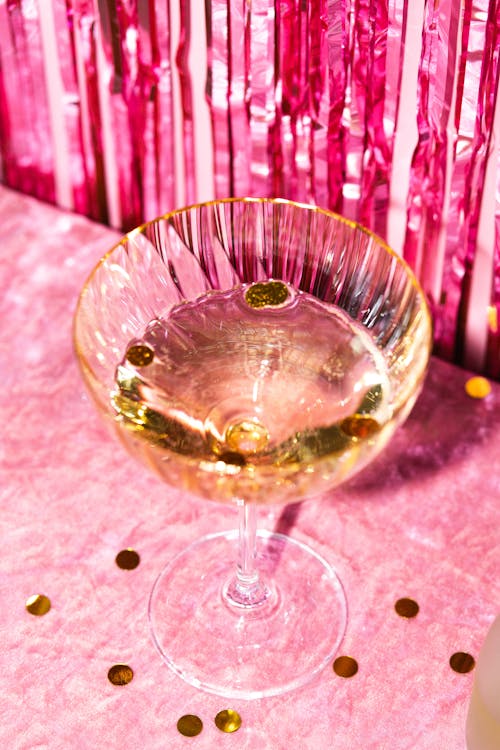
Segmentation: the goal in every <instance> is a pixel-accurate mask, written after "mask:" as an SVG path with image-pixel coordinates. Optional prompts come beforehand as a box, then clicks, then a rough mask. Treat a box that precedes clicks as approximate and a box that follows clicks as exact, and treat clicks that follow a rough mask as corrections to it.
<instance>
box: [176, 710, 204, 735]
mask: <svg viewBox="0 0 500 750" xmlns="http://www.w3.org/2000/svg"><path fill="white" fill-rule="evenodd" d="M177 729H178V730H179V732H180V733H181V734H183V735H184V737H196V735H197V734H200V732H201V730H202V729H203V722H202V720H201V719H200V717H199V716H194V715H193V714H185V715H184V716H181V718H180V719H179V721H178V722H177Z"/></svg>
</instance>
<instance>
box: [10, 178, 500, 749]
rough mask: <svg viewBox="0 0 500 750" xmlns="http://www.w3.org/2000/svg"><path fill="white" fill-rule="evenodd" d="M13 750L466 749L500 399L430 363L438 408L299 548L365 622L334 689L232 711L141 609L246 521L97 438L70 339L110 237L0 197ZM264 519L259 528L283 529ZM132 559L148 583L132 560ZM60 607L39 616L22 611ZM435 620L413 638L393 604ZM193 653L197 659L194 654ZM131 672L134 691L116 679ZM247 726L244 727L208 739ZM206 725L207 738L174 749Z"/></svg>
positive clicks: (416, 626)
mask: <svg viewBox="0 0 500 750" xmlns="http://www.w3.org/2000/svg"><path fill="white" fill-rule="evenodd" d="M0 219H1V235H0V264H1V265H0V273H1V276H0V290H1V293H0V315H1V318H0V320H1V344H0V356H1V360H0V374H1V388H0V399H1V423H2V431H1V436H0V460H1V463H2V469H1V480H0V481H1V486H0V498H1V514H0V524H1V530H2V537H1V539H2V548H1V558H0V559H1V579H0V585H1V608H0V637H1V651H0V681H1V694H2V701H1V708H0V746H1V747H4V748H9V750H10V749H15V750H28V749H29V750H34V749H35V748H36V749H37V750H41V748H50V750H59V749H61V750H69V749H71V750H72V749H73V748H79V749H87V748H88V749H89V750H100V748H108V747H109V748H118V747H120V748H124V749H128V750H136V749H137V750H160V749H161V750H164V749H165V748H169V750H175V749H176V748H185V747H188V746H189V747H193V748H198V750H202V749H206V748H214V747H219V746H220V747H224V748H234V749H235V750H241V749H242V748H248V749H251V750H259V749H260V748H266V749H267V748H269V750H309V749H310V750H323V749H325V750H326V749H328V750H372V749H373V750H406V749H408V750H409V749H410V748H411V750H464V748H465V737H464V724H465V717H466V711H467V704H468V699H469V695H470V691H471V686H472V680H473V674H474V673H473V672H471V673H468V674H457V673H456V672H454V671H453V670H452V669H451V668H450V666H449V658H450V655H451V654H452V653H454V652H456V651H465V652H469V653H471V654H472V655H477V652H478V649H479V647H480V645H481V643H482V640H483V638H484V636H485V634H486V631H487V629H488V627H489V625H490V623H491V621H492V619H493V618H494V616H495V615H496V614H497V613H498V612H500V575H499V572H500V552H499V541H498V519H499V503H500V469H499V458H498V457H499V455H500V431H499V430H498V417H499V414H500V387H499V386H498V385H493V391H492V394H491V395H490V396H489V397H488V398H486V399H483V400H473V399H471V398H470V397H469V396H467V395H466V393H465V391H464V383H465V381H466V379H467V377H468V373H466V372H464V371H462V370H460V369H458V368H455V367H453V366H451V365H449V364H445V363H443V362H440V361H438V360H434V361H433V362H432V366H431V369H430V374H429V377H428V380H427V384H426V387H425V389H424V392H423V394H422V396H421V398H420V400H419V402H418V404H417V406H416V408H415V410H414V412H413V414H412V416H411V417H410V419H409V420H408V422H407V423H406V425H405V426H404V427H403V428H401V429H400V431H399V433H398V434H397V436H396V437H395V439H394V440H393V442H392V444H391V446H390V448H389V449H388V450H387V451H386V453H385V455H384V456H383V457H381V458H380V459H379V460H378V461H376V462H375V463H374V464H373V465H372V466H371V467H369V468H368V469H366V470H365V471H364V472H363V473H362V474H360V475H359V476H358V477H357V478H356V479H355V480H354V481H352V482H351V483H350V484H349V485H346V486H345V487H343V488H342V489H340V490H338V491H337V492H336V493H334V494H332V495H331V496H330V497H326V498H325V499H324V500H322V501H321V502H306V503H303V504H302V505H300V506H295V508H296V510H297V513H296V514H295V520H294V525H293V526H292V528H291V531H290V533H291V534H293V535H294V536H296V537H297V538H300V539H302V540H305V541H308V542H309V543H310V544H311V545H313V546H314V547H315V548H316V549H317V550H318V551H319V552H320V553H322V554H323V555H324V556H325V557H326V558H328V559H329V560H331V561H332V562H334V563H335V564H336V565H337V566H338V569H339V572H340V575H341V576H342V578H343V581H344V584H345V587H346V590H347V596H348V601H349V610H350V611H349V622H348V627H347V633H346V636H345V639H344V642H343V644H342V646H341V650H340V653H343V654H350V655H352V656H354V657H355V658H356V659H357V661H358V664H359V671H358V673H357V674H356V675H355V676H354V677H352V678H350V679H345V678H342V677H339V676H337V675H336V674H335V673H334V671H333V670H332V669H330V668H327V669H325V670H324V672H323V673H322V674H321V675H320V676H319V677H318V678H316V679H315V680H314V681H313V682H312V683H310V684H309V685H308V686H307V687H305V688H302V689H300V690H299V691H296V692H292V693H289V694H287V695H285V696H284V697H278V698H272V699H266V700H260V701H255V702H245V701H228V700H226V699H223V698H219V697H217V696H213V695H207V694H204V693H201V692H199V691H197V690H195V689H194V688H191V687H189V686H188V685H186V684H184V683H183V682H182V681H181V680H180V679H179V678H177V677H176V676H175V675H174V674H173V673H171V672H170V671H169V669H168V668H167V667H166V666H165V665H164V664H163V662H162V661H161V660H160V658H159V656H158V654H157V652H156V650H155V648H154V646H153V644H152V641H151V638H150V633H149V626H148V620H147V600H148V595H149V591H150V589H151V586H152V584H153V582H154V579H155V577H156V575H157V574H158V573H159V571H160V569H161V568H162V567H163V565H164V564H165V563H166V562H167V560H168V559H169V558H170V557H171V556H172V555H173V554H175V553H176V552H177V551H179V550H180V549H181V548H183V547H184V546H185V545H186V544H187V543H188V542H189V541H191V540H194V539H195V538H197V537H198V536H200V535H201V534H203V533H205V532H207V531H209V530H221V529H224V528H230V527H232V526H233V525H234V522H235V516H234V512H233V510H232V509H231V508H227V507H219V506H217V505H213V504H205V503H202V502H200V501H198V500H195V499H190V498H187V497H182V496H181V495H180V494H179V493H177V492H175V491H174V490H172V489H170V488H168V487H167V486H164V485H162V484H161V483H160V482H159V481H158V480H156V479H155V478H154V477H153V476H148V475H147V473H146V472H145V471H143V469H142V468H141V467H140V466H139V465H136V464H135V463H134V462H133V461H132V460H131V459H129V458H128V457H127V456H126V455H125V454H124V452H123V450H122V448H121V447H120V446H119V445H118V444H117V443H116V442H115V441H114V439H113V438H111V437H110V436H109V435H108V434H107V432H106V431H105V428H103V426H102V425H101V422H100V420H99V417H98V416H97V414H96V413H95V412H94V409H93V406H92V404H91V403H90V401H89V399H88V397H87V396H86V395H85V393H84V389H83V385H82V382H81V380H80V377H79V373H78V370H77V366H76V363H75V359H74V356H73V352H72V343H71V318H72V313H73V310H74V306H75V301H76V297H77V294H78V291H79V289H80V287H81V285H82V283H83V281H84V279H85V277H86V275H87V273H88V272H89V271H90V269H91V267H92V265H93V263H94V261H95V260H96V259H97V258H98V257H99V256H100V255H101V254H102V253H103V252H105V251H106V250H107V249H108V247H109V246H110V245H111V244H112V243H113V241H114V239H115V237H116V235H115V234H114V233H113V232H112V231H111V230H109V229H106V228H104V227H101V226H98V225H95V224H92V223H90V222H89V221H87V220H86V219H84V218H82V217H76V216H73V215H71V214H66V213H64V212H61V211H58V210H56V209H54V208H52V207H49V206H46V205H43V204H41V203H37V202H36V201H34V200H33V199H29V198H26V197H24V196H21V195H19V194H16V193H13V192H11V191H9V190H6V189H0ZM279 518H280V511H279V510H276V512H267V511H264V512H263V513H262V516H261V518H260V522H261V525H263V526H267V527H272V526H275V525H276V524H279ZM126 547H132V548H134V549H136V550H137V551H138V552H139V554H140V556H141V563H140V565H139V566H138V567H137V568H136V569H135V570H132V571H126V570H121V569H120V568H119V567H118V566H117V565H116V564H115V556H116V554H117V553H118V552H119V551H120V550H121V549H124V548H126ZM36 593H43V594H46V595H47V596H48V597H49V598H50V600H51V603H52V608H51V610H50V611H49V612H48V613H47V614H46V615H45V616H43V617H36V616H33V615H31V614H29V613H28V612H27V611H26V608H25V602H26V600H27V598H28V597H29V596H30V595H32V594H36ZM403 596H409V597H413V598H414V599H415V600H416V601H417V602H418V603H419V605H420V612H419V614H418V616H417V617H416V618H414V619H403V618H401V617H399V616H398V615H397V614H396V613H395V610H394V603H395V601H396V600H397V599H399V598H400V597H403ZM186 646H187V647H189V644H186ZM116 663H125V664H128V665H130V666H131V667H132V668H133V670H134V679H133V680H132V682H130V683H129V684H128V685H125V686H122V687H117V686H115V685H112V684H111V683H110V682H109V680H108V677H107V675H108V669H109V668H110V667H111V666H112V665H113V664H116ZM224 708H233V709H236V710H237V711H238V712H239V713H240V714H241V717H242V722H243V723H242V726H241V728H240V730H239V731H238V732H236V733H234V734H223V733H221V732H220V731H219V730H218V729H217V727H216V726H215V724H214V722H213V718H214V716H215V714H216V713H217V712H218V711H220V710H221V709H224ZM186 713H191V714H197V715H198V716H200V718H201V719H202V720H203V722H204V729H203V731H202V733H201V734H200V735H198V736H197V737H192V738H187V737H183V736H181V735H180V734H179V732H178V730H177V728H176V723H177V719H178V718H179V717H180V716H182V715H183V714H186Z"/></svg>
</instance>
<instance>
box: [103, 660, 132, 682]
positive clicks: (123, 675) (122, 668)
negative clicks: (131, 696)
mask: <svg viewBox="0 0 500 750" xmlns="http://www.w3.org/2000/svg"><path fill="white" fill-rule="evenodd" d="M133 677H134V672H133V670H132V668H131V667H129V666H128V664H115V665H114V666H112V667H111V669H110V670H109V671H108V680H109V681H110V682H112V683H113V685H128V684H129V682H132V679H133Z"/></svg>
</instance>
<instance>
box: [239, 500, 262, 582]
mask: <svg viewBox="0 0 500 750" xmlns="http://www.w3.org/2000/svg"><path fill="white" fill-rule="evenodd" d="M238 514H239V518H238V521H239V523H238V532H239V533H238V565H237V570H236V577H237V579H238V582H239V584H240V586H241V587H242V588H245V587H253V586H255V584H256V583H257V582H258V580H259V573H258V571H257V568H256V564H255V560H256V557H257V509H256V507H255V505H254V503H246V502H245V501H244V500H238Z"/></svg>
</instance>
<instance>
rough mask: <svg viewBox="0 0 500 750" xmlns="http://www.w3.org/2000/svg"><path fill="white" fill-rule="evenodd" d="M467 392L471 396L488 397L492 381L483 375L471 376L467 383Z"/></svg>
mask: <svg viewBox="0 0 500 750" xmlns="http://www.w3.org/2000/svg"><path fill="white" fill-rule="evenodd" d="M465 392H466V393H467V395H468V396H470V397H471V398H486V396H489V394H490V393H491V385H490V381H489V380H487V379H486V378H483V377H481V375H476V376H474V377H473V378H469V379H468V380H467V382H466V383H465Z"/></svg>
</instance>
